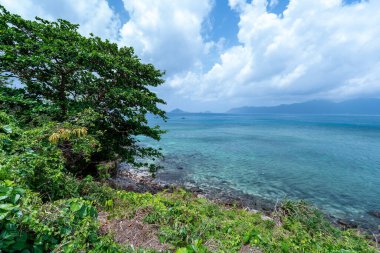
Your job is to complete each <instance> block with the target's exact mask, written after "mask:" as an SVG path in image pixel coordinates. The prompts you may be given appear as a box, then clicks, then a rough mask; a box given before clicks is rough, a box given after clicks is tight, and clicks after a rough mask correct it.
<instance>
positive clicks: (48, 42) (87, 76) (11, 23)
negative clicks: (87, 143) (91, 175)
mask: <svg viewBox="0 0 380 253" xmlns="http://www.w3.org/2000/svg"><path fill="white" fill-rule="evenodd" d="M163 75H164V73H163V72H162V71H160V70H157V69H156V68H155V67H154V66H153V65H152V64H143V63H142V62H141V60H140V59H139V58H138V57H137V56H136V55H135V54H134V51H133V48H131V47H119V46H118V45H117V44H116V43H111V42H110V41H108V40H102V39H101V38H99V37H95V36H93V35H89V37H85V36H82V35H81V34H79V33H78V26H77V25H74V24H71V23H69V22H68V21H65V20H58V21H56V22H50V21H47V20H43V19H40V18H36V20H35V21H29V20H25V19H23V18H21V17H20V16H18V15H15V14H11V13H9V12H8V11H7V10H6V9H5V8H4V7H2V6H0V92H1V94H0V109H1V110H5V111H6V112H7V113H9V114H13V115H15V116H16V117H17V118H18V120H19V121H20V122H22V123H23V124H24V125H25V126H26V125H30V126H33V127H35V126H38V125H41V124H44V123H46V122H47V121H50V122H56V123H60V124H55V126H58V127H57V129H56V134H55V136H56V138H55V141H56V142H57V145H59V147H60V148H61V150H62V151H63V155H64V157H65V158H66V162H67V165H68V166H69V167H71V168H74V169H75V170H76V171H78V168H80V171H79V172H80V173H88V171H89V169H90V168H93V167H94V166H95V165H98V164H99V163H101V162H107V161H115V160H126V161H128V162H130V163H134V164H139V165H141V163H140V162H137V161H141V160H140V159H136V158H139V157H142V158H147V157H157V156H159V155H160V153H159V152H158V150H155V149H153V148H149V147H145V146H143V145H140V144H139V141H138V138H136V137H137V136H139V135H142V136H147V137H150V138H153V139H156V140H159V139H160V135H161V134H162V133H163V131H162V130H161V129H160V128H159V127H158V126H151V125H149V124H148V120H147V115H153V116H156V117H160V118H163V119H165V118H166V116H165V112H164V111H163V110H161V109H160V108H159V104H164V103H165V102H164V101H163V100H162V99H160V98H158V97H157V95H156V94H155V93H154V92H152V91H151V90H150V88H151V87H156V86H159V85H161V84H162V83H163V82H164V80H163ZM12 82H13V84H12ZM68 124H69V125H70V127H71V130H70V129H69V130H67V131H66V130H65V129H66V128H67V127H68ZM75 127H76V128H75ZM72 129H85V130H84V131H85V133H86V134H87V135H89V136H91V137H92V138H95V139H96V145H97V146H96V147H93V148H94V149H93V152H92V153H91V156H90V158H89V159H82V158H83V157H84V154H83V153H84V152H81V151H80V149H79V150H78V149H76V150H74V148H73V146H74V144H73V143H72V141H70V140H69V138H65V137H64V136H63V137H62V136H61V137H62V138H60V136H59V135H60V134H61V135H64V134H65V133H67V132H69V131H72ZM94 145H95V144H94ZM152 169H154V166H152Z"/></svg>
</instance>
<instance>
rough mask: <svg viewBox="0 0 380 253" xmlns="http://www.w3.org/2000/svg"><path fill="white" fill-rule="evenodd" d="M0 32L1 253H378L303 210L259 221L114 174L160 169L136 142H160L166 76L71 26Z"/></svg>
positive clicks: (254, 215)
mask: <svg viewBox="0 0 380 253" xmlns="http://www.w3.org/2000/svg"><path fill="white" fill-rule="evenodd" d="M0 27H1V29H0V30H1V35H0V69H1V79H0V140H1V141H0V231H1V232H0V251H1V252H178V253H185V252H377V249H376V248H375V244H376V241H374V240H373V239H374V237H373V235H372V234H367V233H365V232H364V231H359V230H355V229H349V228H348V227H349V226H346V227H344V226H343V227H337V226H335V225H333V224H332V223H331V222H330V221H329V220H328V219H326V217H325V215H324V214H323V213H321V212H320V211H319V210H317V209H316V208H314V207H312V206H309V205H308V204H306V203H304V202H302V201H299V202H293V201H284V202H282V203H276V205H275V206H274V209H273V211H271V212H267V213H263V212H260V211H258V210H251V209H248V208H244V206H237V205H235V204H234V203H218V201H217V200H209V199H207V198H205V197H204V196H203V195H202V194H201V193H197V192H196V191H189V190H184V189H182V188H181V187H176V186H171V185H156V186H155V185H154V184H155V183H154V182H153V183H152V182H150V181H149V180H150V179H148V178H149V177H146V176H141V175H140V174H139V173H132V172H131V170H124V171H120V164H121V162H126V163H127V164H128V166H131V167H132V169H133V168H138V167H144V168H146V169H148V170H149V171H150V172H152V173H154V172H156V171H157V169H160V168H159V166H158V165H157V164H156V163H154V160H157V159H158V160H159V159H161V158H162V154H161V152H160V150H158V149H154V148H152V147H149V146H146V145H142V144H143V143H140V140H139V139H137V136H144V137H147V138H151V139H154V140H159V139H160V137H161V135H162V134H164V132H165V131H164V130H162V129H160V128H159V127H155V126H151V125H149V124H148V120H147V115H148V114H153V115H155V116H156V117H159V118H162V119H166V118H167V116H166V113H165V112H164V111H163V110H162V109H160V105H162V104H164V103H165V101H164V100H162V99H161V98H159V97H158V96H157V95H156V93H154V92H152V91H151V88H152V87H157V86H159V85H161V84H162V83H164V79H163V75H164V73H163V72H162V71H160V70H158V69H156V68H155V67H154V66H153V65H151V64H145V63H142V62H141V61H140V59H139V58H138V57H137V56H136V55H135V53H134V50H133V48H130V47H119V46H118V45H117V44H115V43H111V42H110V41H108V40H106V41H105V40H102V39H100V38H99V37H95V36H93V35H90V36H88V37H84V36H82V35H80V34H79V33H78V26H77V25H73V24H71V23H69V22H68V21H64V20H58V21H55V22H51V21H47V20H43V19H36V20H35V21H29V20H25V19H23V18H21V17H20V16H18V15H14V14H12V13H10V12H8V11H7V10H6V9H5V8H4V7H1V6H0ZM235 111H236V110H235ZM243 111H244V110H243ZM249 111H251V110H249ZM174 113H184V112H183V111H179V110H175V111H174ZM142 158H144V159H142ZM147 158H150V159H147ZM146 173H147V172H146ZM117 177H124V179H125V180H127V179H128V180H132V181H133V182H134V183H135V185H137V186H139V187H137V188H134V187H132V188H128V187H130V185H131V184H128V185H126V186H125V187H123V185H122V184H117V183H115V181H114V180H115V179H117ZM148 181H149V182H148ZM148 186H149V187H148ZM144 187H145V188H144ZM136 191H137V192H136ZM141 191H142V192H141Z"/></svg>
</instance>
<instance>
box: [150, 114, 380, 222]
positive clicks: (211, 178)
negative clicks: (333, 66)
mask: <svg viewBox="0 0 380 253" xmlns="http://www.w3.org/2000/svg"><path fill="white" fill-rule="evenodd" d="M160 125H161V126H162V128H164V129H166V130H168V133H167V134H165V135H164V136H163V138H162V140H161V141H160V142H159V143H152V144H151V145H154V146H156V147H161V148H162V149H163V153H164V155H165V160H164V161H163V164H164V166H165V172H163V173H165V174H166V175H167V174H168V173H169V174H170V173H172V175H174V176H172V177H171V180H174V181H175V180H178V181H182V182H192V183H194V184H196V185H198V186H200V187H202V188H213V189H218V190H220V191H223V190H227V189H229V190H230V189H233V190H234V191H236V192H241V193H244V194H250V195H253V196H260V197H262V198H265V199H268V200H272V201H273V200H277V199H279V200H281V199H284V198H290V199H304V200H307V201H309V202H311V203H313V204H315V205H317V206H318V207H320V208H321V209H323V210H324V211H326V212H328V213H330V214H332V215H335V216H337V217H340V218H345V219H347V218H349V219H352V220H355V221H364V222H366V223H367V224H370V225H373V226H377V225H378V224H380V219H378V218H375V217H371V216H370V215H368V213H367V212H368V211H370V210H380V116H341V115H338V116H337V115H328V116H326V115H231V114H183V115H178V114H175V115H174V114H173V115H170V114H169V120H168V122H166V123H162V122H161V123H160Z"/></svg>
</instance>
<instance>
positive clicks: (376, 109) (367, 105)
mask: <svg viewBox="0 0 380 253" xmlns="http://www.w3.org/2000/svg"><path fill="white" fill-rule="evenodd" d="M227 113H283V114H286V113H290V114H292V113H302V114H371V115H380V99H375V98H369V99H354V100H347V101H344V102H340V103H334V102H331V101H327V100H314V101H308V102H304V103H296V104H283V105H278V106H268V107H252V106H246V107H239V108H233V109H231V110H229V111H228V112H227Z"/></svg>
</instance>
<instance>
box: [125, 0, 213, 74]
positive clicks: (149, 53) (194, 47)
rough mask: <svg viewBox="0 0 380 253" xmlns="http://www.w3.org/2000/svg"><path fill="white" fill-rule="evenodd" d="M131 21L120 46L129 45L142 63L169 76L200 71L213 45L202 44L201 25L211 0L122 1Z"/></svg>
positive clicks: (208, 10) (210, 43)
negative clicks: (153, 66) (152, 64)
mask: <svg viewBox="0 0 380 253" xmlns="http://www.w3.org/2000/svg"><path fill="white" fill-rule="evenodd" d="M123 2H124V6H125V9H126V10H127V11H128V13H129V16H130V19H129V21H128V22H127V23H126V24H124V25H123V27H122V29H121V32H120V35H121V40H120V42H121V44H123V45H132V46H133V47H134V48H135V50H136V53H137V54H138V55H139V56H140V57H141V58H142V59H143V60H144V61H148V62H152V63H154V64H155V65H157V66H158V67H159V68H161V69H164V70H166V71H167V73H168V75H169V76H170V75H172V74H174V73H180V72H182V71H185V70H189V69H193V68H199V67H201V65H202V61H201V59H202V57H203V56H204V55H207V52H208V50H209V49H210V47H211V46H212V44H213V43H212V42H206V41H204V39H203V37H202V24H203V22H204V21H205V19H206V18H207V16H208V14H209V12H210V10H211V8H212V4H213V2H212V1H211V0H181V1H172V0H156V1H151V0H139V1H134V0H123Z"/></svg>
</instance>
